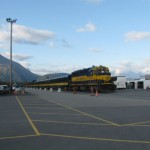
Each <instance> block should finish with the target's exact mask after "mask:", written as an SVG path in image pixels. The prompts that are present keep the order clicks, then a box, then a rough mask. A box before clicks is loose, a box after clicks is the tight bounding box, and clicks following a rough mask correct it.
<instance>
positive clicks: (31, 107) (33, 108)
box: [24, 107, 66, 109]
mask: <svg viewBox="0 0 150 150" xmlns="http://www.w3.org/2000/svg"><path fill="white" fill-rule="evenodd" d="M24 108H32V109H66V108H48V107H46V108H44V107H43V108H42V107H24Z"/></svg>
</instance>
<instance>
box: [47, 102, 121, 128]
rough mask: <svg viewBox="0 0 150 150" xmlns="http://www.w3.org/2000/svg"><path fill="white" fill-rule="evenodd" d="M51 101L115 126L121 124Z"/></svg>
mask: <svg viewBox="0 0 150 150" xmlns="http://www.w3.org/2000/svg"><path fill="white" fill-rule="evenodd" d="M47 101H49V100H47ZM49 102H53V103H55V104H57V105H60V106H63V107H65V108H68V109H71V110H73V111H76V112H78V113H81V114H84V115H85V116H88V117H91V118H94V119H96V120H100V121H103V122H106V123H109V124H111V125H114V126H120V125H119V124H117V123H114V122H111V121H108V120H105V119H102V118H99V117H96V116H94V115H91V114H88V113H85V112H83V111H80V110H77V109H75V108H72V107H70V106H66V105H63V104H60V103H56V102H54V101H49Z"/></svg>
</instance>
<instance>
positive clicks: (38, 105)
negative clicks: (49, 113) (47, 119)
mask: <svg viewBox="0 0 150 150" xmlns="http://www.w3.org/2000/svg"><path fill="white" fill-rule="evenodd" d="M23 105H24V106H36V105H37V106H56V104H23Z"/></svg>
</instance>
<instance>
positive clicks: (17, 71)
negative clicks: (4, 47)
mask: <svg viewBox="0 0 150 150" xmlns="http://www.w3.org/2000/svg"><path fill="white" fill-rule="evenodd" d="M37 77H39V76H38V75H36V74H34V73H32V72H31V71H30V70H28V69H26V68H24V67H23V66H22V65H20V64H19V63H17V62H14V61H12V81H13V82H30V81H32V80H36V79H37ZM9 80H10V60H9V59H7V58H5V57H3V56H2V55H0V81H1V82H9Z"/></svg>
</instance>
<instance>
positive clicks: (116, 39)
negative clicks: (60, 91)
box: [0, 0, 150, 75]
mask: <svg viewBox="0 0 150 150" xmlns="http://www.w3.org/2000/svg"><path fill="white" fill-rule="evenodd" d="M0 4H1V5H0V54H1V55H3V56H5V57H7V58H9V55H10V23H8V22H7V21H6V18H11V19H12V20H13V19H17V22H16V23H13V47H12V51H13V61H16V62H19V63H20V64H21V65H23V66H24V67H26V68H27V69H29V70H30V71H31V72H33V73H36V74H38V75H45V74H50V73H56V72H66V73H71V72H73V71H75V70H78V69H82V68H87V67H91V66H93V65H94V66H99V65H103V66H107V67H109V69H110V71H111V72H112V73H113V75H130V73H135V74H136V73H139V72H140V73H141V74H150V65H149V64H150V19H149V16H150V0H0Z"/></svg>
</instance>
